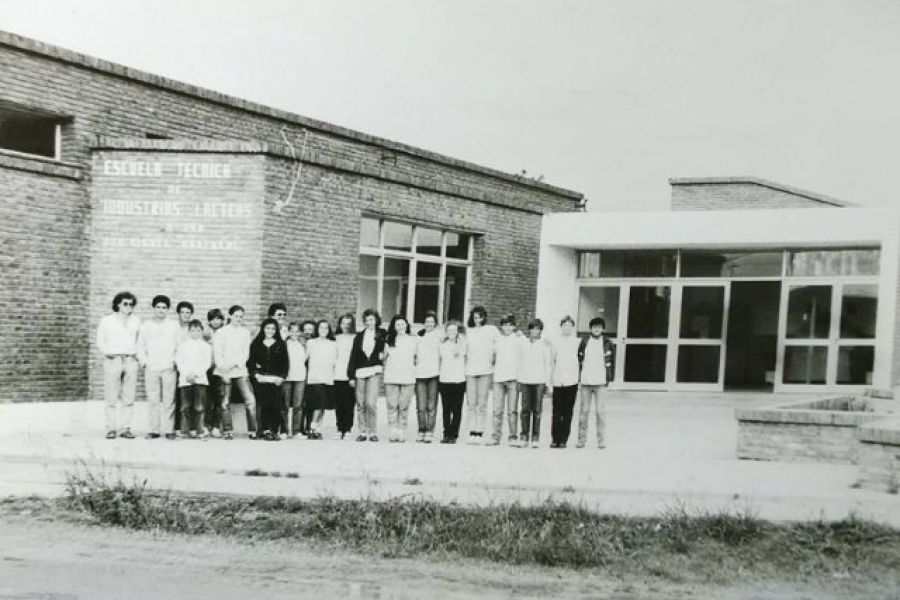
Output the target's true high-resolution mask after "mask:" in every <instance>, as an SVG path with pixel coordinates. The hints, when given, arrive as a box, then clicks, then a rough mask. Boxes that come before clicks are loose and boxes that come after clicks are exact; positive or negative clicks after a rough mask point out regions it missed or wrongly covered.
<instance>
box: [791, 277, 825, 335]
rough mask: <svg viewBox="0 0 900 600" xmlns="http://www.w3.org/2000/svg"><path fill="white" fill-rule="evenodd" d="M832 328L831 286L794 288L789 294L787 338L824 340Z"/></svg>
mask: <svg viewBox="0 0 900 600" xmlns="http://www.w3.org/2000/svg"><path fill="white" fill-rule="evenodd" d="M830 327H831V286H830V285H806V286H800V287H792V288H791V289H790V292H789V294H788V312H787V337H788V338H803V339H823V338H827V337H828V331H829V329H830Z"/></svg>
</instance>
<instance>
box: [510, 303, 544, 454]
mask: <svg viewBox="0 0 900 600" xmlns="http://www.w3.org/2000/svg"><path fill="white" fill-rule="evenodd" d="M543 332H544V322H543V321H541V320H540V319H534V320H533V321H531V322H529V323H528V339H527V340H525V341H523V342H522V343H521V344H522V345H521V349H520V354H519V377H518V379H519V390H520V391H521V392H522V431H521V435H520V436H519V444H520V447H522V448H527V447H528V444H529V441H530V442H531V447H532V448H538V447H540V445H541V444H540V439H541V412H542V411H543V408H544V389H545V387H548V386H549V385H550V384H549V380H550V367H551V364H550V360H551V350H550V346H549V344H547V342H546V341H545V340H543V339H541V334H543ZM529 437H530V438H531V439H530V440H529Z"/></svg>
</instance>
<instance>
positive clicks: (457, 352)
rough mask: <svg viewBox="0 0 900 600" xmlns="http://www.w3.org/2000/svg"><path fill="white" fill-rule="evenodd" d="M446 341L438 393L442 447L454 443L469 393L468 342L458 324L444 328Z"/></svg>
mask: <svg viewBox="0 0 900 600" xmlns="http://www.w3.org/2000/svg"><path fill="white" fill-rule="evenodd" d="M445 331H446V334H445V336H444V342H443V343H442V344H441V347H440V357H441V368H440V372H439V374H438V391H439V392H440V395H441V409H442V411H443V416H444V436H443V438H442V439H441V443H442V444H455V443H456V440H457V438H458V437H459V426H460V423H461V421H462V407H463V397H464V395H465V393H466V341H465V338H464V337H463V335H462V332H463V328H462V325H460V324H459V323H458V322H456V321H450V322H449V323H447V326H446V327H445Z"/></svg>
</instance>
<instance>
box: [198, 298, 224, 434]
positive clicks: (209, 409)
mask: <svg viewBox="0 0 900 600" xmlns="http://www.w3.org/2000/svg"><path fill="white" fill-rule="evenodd" d="M206 322H207V324H208V325H209V326H208V327H207V329H206V331H205V332H204V333H203V339H205V340H206V342H207V343H208V344H210V346H211V345H212V343H213V337H215V335H216V332H218V331H219V330H220V329H222V326H223V325H225V315H223V314H222V311H221V310H219V309H218V308H214V309H212V310H210V311H209V312H207V313H206ZM215 371H216V365H215V361H213V365H212V366H211V367H210V368H209V370H208V371H207V372H206V379H207V381H209V386H207V388H206V406H205V408H204V412H203V414H204V419H205V420H206V432H207V433H208V434H209V435H211V436H212V437H214V438H220V437H222V404H221V402H220V401H219V398H220V397H221V395H222V391H221V390H222V379H221V378H220V377H219V376H218V375H216V374H215Z"/></svg>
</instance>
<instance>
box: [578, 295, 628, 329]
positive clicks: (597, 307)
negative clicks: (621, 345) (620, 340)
mask: <svg viewBox="0 0 900 600" xmlns="http://www.w3.org/2000/svg"><path fill="white" fill-rule="evenodd" d="M594 317H602V318H603V320H604V321H605V322H606V327H605V331H606V335H608V336H609V337H618V334H619V287H618V286H607V287H583V288H581V293H580V294H579V297H578V331H581V332H586V331H588V330H589V329H590V323H591V319H593V318H594Z"/></svg>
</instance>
